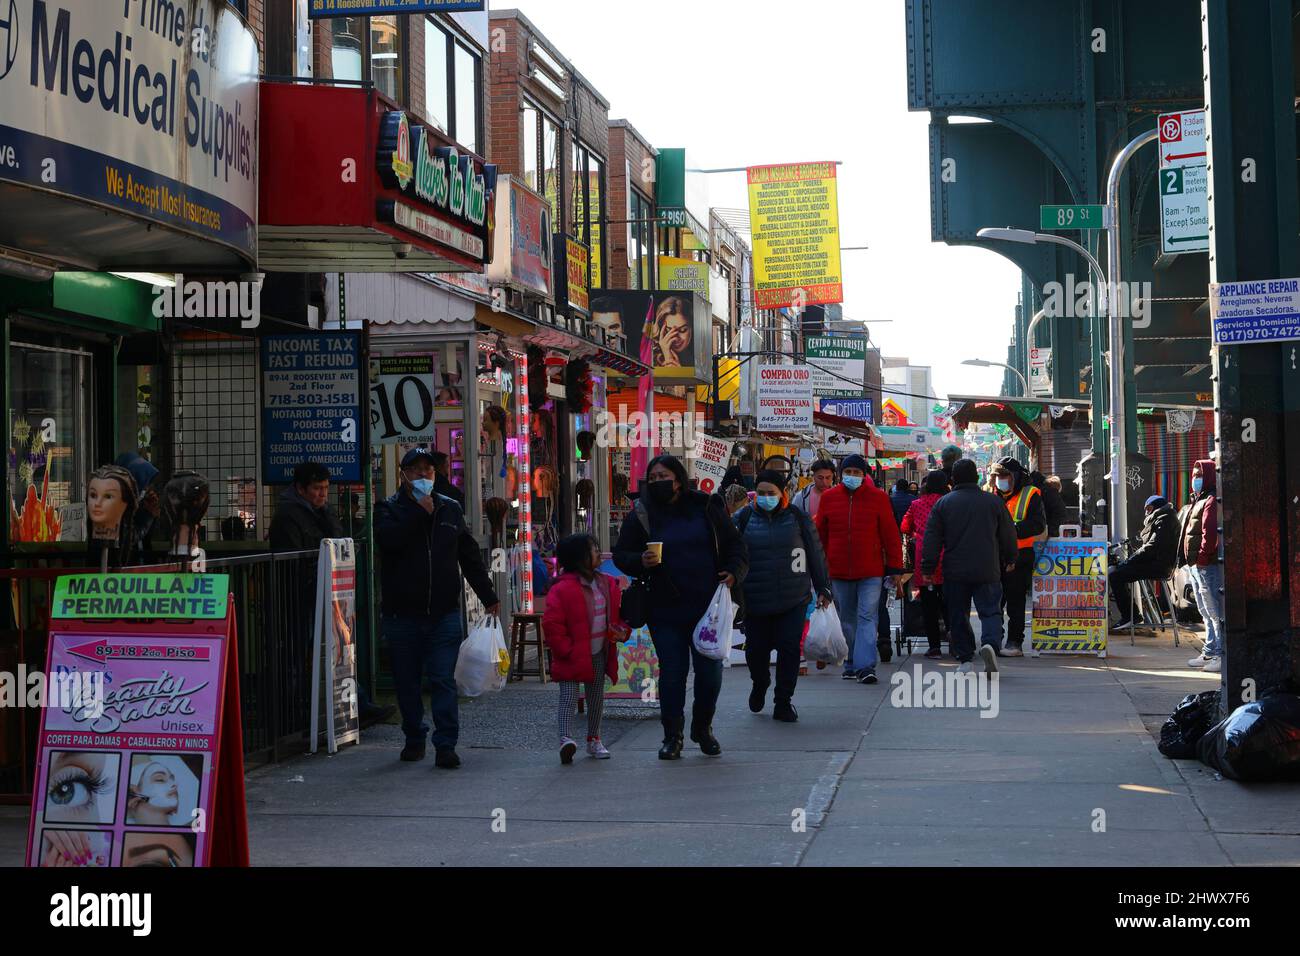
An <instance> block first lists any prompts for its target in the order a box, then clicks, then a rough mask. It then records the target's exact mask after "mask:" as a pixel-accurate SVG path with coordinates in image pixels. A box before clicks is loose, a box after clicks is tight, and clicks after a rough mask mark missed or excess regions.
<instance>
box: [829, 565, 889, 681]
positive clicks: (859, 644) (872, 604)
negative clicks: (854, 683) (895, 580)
mask: <svg viewBox="0 0 1300 956" xmlns="http://www.w3.org/2000/svg"><path fill="white" fill-rule="evenodd" d="M884 582H885V579H884V578H859V579H858V580H856V581H836V580H832V581H831V594H832V596H833V597H834V598H835V609H836V610H837V611H839V614H840V627H841V628H842V629H843V631H844V640H845V641H847V642H848V645H849V663H848V665H846V667H845V671H846V672H848V671H856V672H861V671H873V670H875V669H876V661H878V660H879V659H880V650H879V649H878V648H877V647H876V636H877V635H876V628H877V620H878V618H879V616H880V592H881V590H882V586H883V585H884Z"/></svg>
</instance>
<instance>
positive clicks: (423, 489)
mask: <svg viewBox="0 0 1300 956" xmlns="http://www.w3.org/2000/svg"><path fill="white" fill-rule="evenodd" d="M411 488H412V489H414V491H415V497H416V498H417V499H419V498H427V497H429V495H431V494H433V479H432V478H416V479H415V480H414V481H412V482H411Z"/></svg>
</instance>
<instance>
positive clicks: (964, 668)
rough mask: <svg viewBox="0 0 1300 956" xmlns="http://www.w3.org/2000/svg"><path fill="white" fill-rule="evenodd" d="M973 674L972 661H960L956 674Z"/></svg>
mask: <svg viewBox="0 0 1300 956" xmlns="http://www.w3.org/2000/svg"><path fill="white" fill-rule="evenodd" d="M974 672H975V664H974V662H973V661H962V662H961V663H960V664H958V665H957V673H958V674H973V673H974Z"/></svg>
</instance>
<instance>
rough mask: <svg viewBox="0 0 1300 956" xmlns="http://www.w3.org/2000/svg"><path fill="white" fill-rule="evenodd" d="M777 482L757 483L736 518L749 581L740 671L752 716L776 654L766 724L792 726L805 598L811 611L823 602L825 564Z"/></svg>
mask: <svg viewBox="0 0 1300 956" xmlns="http://www.w3.org/2000/svg"><path fill="white" fill-rule="evenodd" d="M785 486H786V480H785V476H784V475H782V474H781V473H780V472H777V471H763V472H760V473H759V475H758V483H757V487H756V489H755V490H756V491H757V492H758V495H757V497H756V499H755V502H754V505H752V506H750V507H748V508H744V509H742V510H741V511H740V512H739V513H738V514H737V515H736V527H737V528H739V529H740V533H741V536H742V537H743V538H744V540H745V550H746V552H747V553H748V555H749V574H748V575H747V576H746V577H745V663H746V664H748V665H749V676H750V679H751V680H753V682H754V688H753V690H751V691H750V694H749V709H750V710H751V711H753V712H754V713H756V714H757V713H759V712H760V711H762V709H763V705H764V703H765V702H766V697H767V688H768V685H769V684H770V683H771V681H772V678H771V672H770V670H769V667H768V665H769V662H770V660H771V657H772V651H773V649H775V650H776V692H775V693H774V694H773V697H772V702H773V707H772V716H773V718H775V719H776V720H780V721H784V722H786V723H794V722H795V721H796V720H798V719H799V714H798V712H797V711H796V710H795V709H794V705H793V704H791V703H790V700H791V698H792V697H793V696H794V688H795V683H796V682H797V681H798V680H799V638H800V636H801V635H802V634H803V624H804V619H805V618H806V616H807V610H808V595H809V594H810V593H811V592H812V591H813V590H814V589H815V590H816V593H817V606H818V607H825V606H826V605H828V604H830V601H831V580H830V575H829V573H828V572H827V570H826V556H825V554H824V553H823V552H822V543H821V539H820V538H818V537H817V532H816V530H815V529H814V528H813V523H812V519H811V518H809V517H808V516H807V515H806V514H804V513H803V512H802V511H800V510H799V509H798V508H792V507H790V500H789V498H787V497H786V493H785Z"/></svg>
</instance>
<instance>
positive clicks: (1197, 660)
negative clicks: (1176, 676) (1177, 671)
mask: <svg viewBox="0 0 1300 956" xmlns="http://www.w3.org/2000/svg"><path fill="white" fill-rule="evenodd" d="M1212 659H1213V658H1209V657H1206V656H1205V655H1204V654H1197V655H1196V656H1195V657H1193V658H1192V659H1191V660H1190V661H1188V662H1187V666H1188V667H1204V666H1205V665H1206V664H1208V663H1209V662H1210V661H1211V660H1212Z"/></svg>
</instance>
